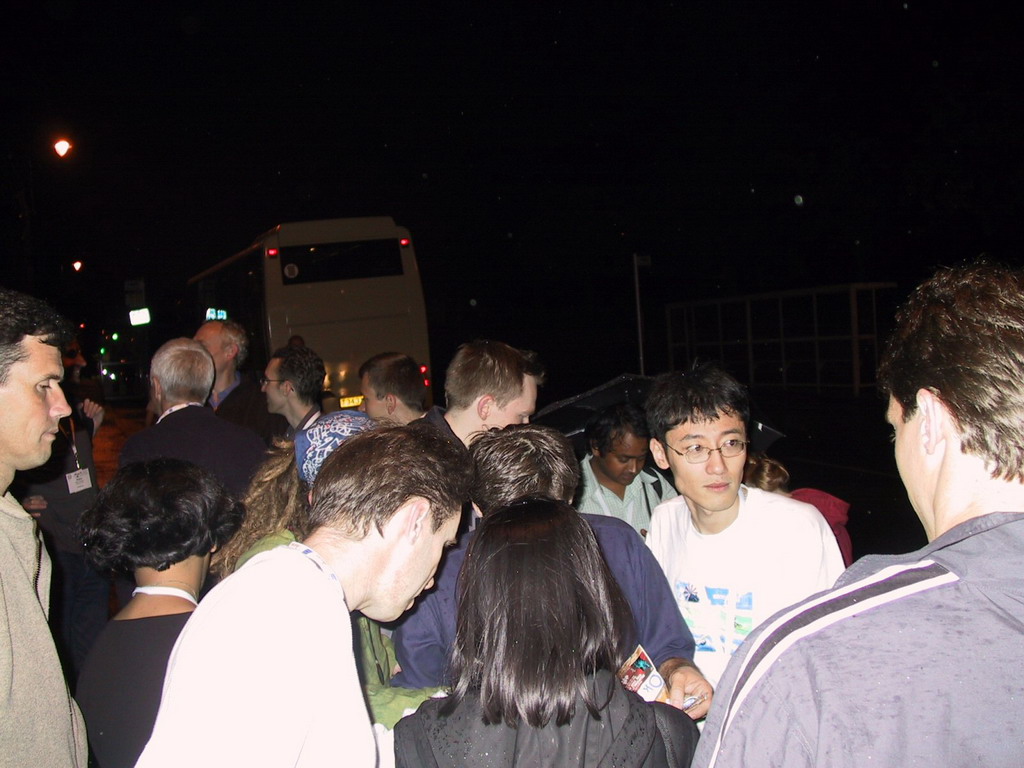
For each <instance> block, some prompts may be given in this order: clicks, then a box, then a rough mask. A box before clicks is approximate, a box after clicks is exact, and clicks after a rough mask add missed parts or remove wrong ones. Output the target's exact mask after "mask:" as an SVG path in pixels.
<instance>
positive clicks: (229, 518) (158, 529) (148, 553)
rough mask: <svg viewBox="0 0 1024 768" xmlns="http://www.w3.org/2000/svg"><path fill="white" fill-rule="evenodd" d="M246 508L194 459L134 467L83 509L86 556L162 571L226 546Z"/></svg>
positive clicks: (100, 562)
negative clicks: (85, 509) (191, 460)
mask: <svg viewBox="0 0 1024 768" xmlns="http://www.w3.org/2000/svg"><path fill="white" fill-rule="evenodd" d="M244 516H245V508H244V507H243V506H242V504H241V502H239V501H237V500H236V499H235V498H234V497H233V496H232V495H231V493H230V492H228V491H227V489H225V488H224V486H223V485H222V484H221V482H220V481H219V480H218V479H217V478H216V477H214V476H213V475H212V474H211V473H210V472H208V471H207V470H205V469H203V468H202V467H198V466H196V465H195V464H193V463H192V462H190V461H182V460H181V459H153V460H152V461H143V462H136V463H133V464H128V465H126V466H124V467H122V468H121V469H119V470H118V471H117V474H116V475H114V478H113V479H112V480H111V481H110V483H108V484H107V486H106V487H105V488H104V489H103V490H102V491H100V494H99V497H98V498H97V500H96V503H95V504H94V505H93V506H92V508H91V509H89V510H87V511H86V512H84V513H83V514H82V517H81V520H80V521H79V534H80V539H81V542H82V546H83V547H84V548H85V556H86V558H87V559H88V560H89V562H90V563H92V565H93V567H95V568H96V569H97V570H100V571H104V572H105V571H117V572H119V573H128V574H130V573H132V572H133V571H134V570H135V569H136V568H142V567H147V568H155V569H156V570H158V571H164V570H166V569H167V568H169V567H170V566H172V565H174V564H175V563H180V562H181V561H183V560H186V559H188V558H189V557H192V556H193V555H205V554H208V553H209V552H210V551H211V550H212V549H213V548H214V547H220V546H223V545H224V544H225V543H226V542H227V541H228V540H229V539H230V538H231V537H232V536H233V535H234V533H235V531H237V530H238V527H239V526H240V525H241V524H242V519H243V517H244Z"/></svg>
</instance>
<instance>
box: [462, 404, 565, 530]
mask: <svg viewBox="0 0 1024 768" xmlns="http://www.w3.org/2000/svg"><path fill="white" fill-rule="evenodd" d="M469 453H470V455H471V456H472V457H473V485H472V487H471V488H470V491H469V496H470V498H471V499H472V500H473V502H474V503H475V504H476V505H477V506H478V507H479V508H480V511H481V512H482V513H483V514H485V515H487V514H490V512H491V511H492V510H494V509H497V508H498V507H503V506H505V505H506V504H508V503H509V502H511V501H512V500H513V499H518V498H519V497H520V496H547V497H548V498H552V499H558V500H559V501H565V502H569V501H572V497H573V494H574V493H575V492H576V486H577V485H579V481H580V465H579V462H578V461H576V454H575V453H573V449H572V443H571V442H570V441H569V438H567V437H566V436H565V435H563V434H562V433H561V432H559V431H558V430H556V429H552V428H551V427H545V426H541V425H540V424H510V425H508V426H507V427H505V428H504V429H492V430H489V431H487V432H481V433H480V434H479V435H477V437H476V438H475V439H474V440H473V442H472V443H471V444H470V447H469Z"/></svg>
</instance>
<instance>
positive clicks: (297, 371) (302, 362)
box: [270, 347, 327, 405]
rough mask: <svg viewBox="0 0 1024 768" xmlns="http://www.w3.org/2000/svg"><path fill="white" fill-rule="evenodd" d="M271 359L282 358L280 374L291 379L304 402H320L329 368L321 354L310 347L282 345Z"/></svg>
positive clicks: (286, 378) (313, 403) (288, 379)
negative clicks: (326, 366)
mask: <svg viewBox="0 0 1024 768" xmlns="http://www.w3.org/2000/svg"><path fill="white" fill-rule="evenodd" d="M270 359H271V360H280V361H281V367H280V368H279V369H278V370H279V375H280V377H281V378H282V379H284V380H286V381H290V382H291V384H292V386H293V387H295V393H296V394H297V395H298V396H299V399H300V400H301V401H302V402H304V403H309V404H310V405H315V404H316V403H319V402H320V393H321V392H323V391H324V379H325V378H326V376H327V370H326V369H325V368H324V361H323V360H322V359H321V357H320V355H318V354H317V353H316V352H314V351H313V350H312V349H310V348H309V347H281V348H280V349H278V350H275V351H274V354H272V355H271V356H270Z"/></svg>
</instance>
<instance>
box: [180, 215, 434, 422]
mask: <svg viewBox="0 0 1024 768" xmlns="http://www.w3.org/2000/svg"><path fill="white" fill-rule="evenodd" d="M189 285H195V286H196V287H197V289H198V298H199V302H200V303H199V307H200V309H201V310H202V311H203V313H204V315H205V319H223V318H229V319H232V320H235V321H237V322H239V323H241V324H242V325H243V326H245V328H246V330H248V331H249V332H250V334H251V336H252V337H253V343H252V349H251V350H250V359H251V363H250V365H251V366H253V367H255V368H256V369H257V370H258V371H260V372H262V367H261V366H264V365H265V364H266V361H267V358H268V357H269V354H270V353H271V352H272V351H273V350H275V349H277V348H279V347H283V346H285V344H287V343H288V340H289V339H290V338H291V337H292V336H295V335H298V336H301V337H302V338H303V339H304V340H305V343H306V345H307V346H308V347H310V348H311V349H313V350H315V351H316V352H317V353H318V354H319V355H320V356H321V357H322V358H323V360H324V365H325V367H326V368H327V379H328V381H327V384H328V387H329V388H330V389H332V390H333V391H334V392H335V394H337V395H338V396H339V398H340V399H341V403H342V407H348V408H351V407H355V406H356V405H358V404H359V402H361V400H362V398H361V397H360V392H359V377H358V370H359V366H360V365H361V364H362V362H363V361H364V360H366V359H367V358H369V357H372V356H373V355H375V354H377V353H378V352H404V353H406V354H408V355H410V356H412V357H413V358H414V359H415V360H416V361H417V362H418V363H419V364H420V366H421V368H422V370H423V371H424V378H425V380H427V381H428V383H429V356H430V350H429V347H428V344H427V314H426V309H425V306H424V303H423V289H422V287H421V285H420V274H419V268H418V267H417V266H416V254H415V251H414V250H413V245H412V238H411V237H410V236H409V231H408V230H407V229H405V228H404V227H399V226H397V225H396V224H395V222H394V220H393V219H392V218H391V217H390V216H374V217H368V218H358V219H324V220H321V221H297V222H292V223H288V224H279V225H277V226H276V227H274V228H273V229H272V230H270V231H269V232H266V233H264V234H262V235H260V236H259V237H257V238H256V240H255V241H254V242H253V244H252V245H250V246H249V247H248V248H246V249H245V250H243V251H240V252H239V253H236V254H235V255H234V256H231V257H229V258H227V259H224V260H223V261H221V262H220V263H219V264H216V265H215V266H213V267H210V268H209V269H207V270H206V271H204V272H201V273H200V274H198V275H196V276H195V277H193V278H192V279H191V280H189Z"/></svg>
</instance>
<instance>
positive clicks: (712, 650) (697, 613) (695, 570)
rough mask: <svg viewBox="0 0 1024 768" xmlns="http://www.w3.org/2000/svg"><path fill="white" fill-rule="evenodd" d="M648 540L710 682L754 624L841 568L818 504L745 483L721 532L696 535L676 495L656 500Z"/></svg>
mask: <svg viewBox="0 0 1024 768" xmlns="http://www.w3.org/2000/svg"><path fill="white" fill-rule="evenodd" d="M647 545H648V546H649V547H650V548H651V551H652V552H653V553H654V557H655V558H656V559H657V561H658V563H660V564H661V567H662V570H664V571H665V576H666V577H667V578H668V583H669V586H670V587H671V588H672V592H673V594H674V595H675V598H676V603H677V604H678V605H679V610H680V611H681V612H682V614H683V619H685V621H686V624H687V626H688V627H689V628H690V631H691V632H692V633H693V638H694V640H695V641H696V644H697V646H696V651H695V653H694V658H693V661H694V663H695V664H696V665H697V666H698V667H699V668H700V670H701V672H703V674H704V676H705V677H706V678H707V679H708V681H709V682H710V683H711V684H712V685H717V684H718V679H719V677H721V675H722V672H724V671H725V667H726V665H727V664H728V663H729V658H730V657H731V656H732V653H733V651H735V650H736V648H738V647H739V646H740V644H741V643H742V642H743V641H744V640H745V639H746V637H747V635H749V634H750V632H751V631H752V630H753V629H754V627H756V626H757V625H758V624H760V623H761V622H763V621H764V620H765V619H767V618H768V617H769V616H771V615H772V614H773V613H775V612H776V611H778V610H781V609H782V608H785V607H787V606H789V605H792V604H793V603H795V602H798V601H800V600H803V599H804V598H805V597H808V596H809V595H812V594H814V593H815V592H820V591H821V590H823V589H828V588H830V587H831V586H832V585H833V584H834V583H835V580H836V579H837V578H838V577H839V574H841V573H842V572H843V558H842V555H841V554H840V553H839V546H838V545H837V544H836V539H835V536H834V535H833V533H832V530H831V529H830V528H829V526H828V523H826V522H825V519H824V518H823V517H822V516H821V513H820V512H818V510H817V509H815V508H814V507H812V506H811V505H810V504H804V503H802V502H799V501H794V500H793V499H790V498H788V497H786V496H783V495H781V494H777V493H767V492H765V491H761V490H758V489H756V488H747V487H746V486H741V488H740V507H739V512H738V514H737V517H736V520H734V521H733V523H732V525H730V526H729V527H728V528H726V529H725V530H724V531H722V532H721V533H716V534H703V533H700V532H699V531H698V530H697V529H696V527H695V526H694V525H693V520H692V518H691V517H690V509H689V507H688V506H687V504H686V499H685V498H683V497H682V496H679V497H678V498H675V499H672V500H671V501H666V502H665V503H663V504H659V505H658V507H657V508H656V509H655V510H654V515H653V517H652V519H651V529H650V532H649V533H648V534H647Z"/></svg>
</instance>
